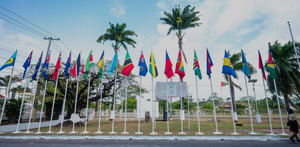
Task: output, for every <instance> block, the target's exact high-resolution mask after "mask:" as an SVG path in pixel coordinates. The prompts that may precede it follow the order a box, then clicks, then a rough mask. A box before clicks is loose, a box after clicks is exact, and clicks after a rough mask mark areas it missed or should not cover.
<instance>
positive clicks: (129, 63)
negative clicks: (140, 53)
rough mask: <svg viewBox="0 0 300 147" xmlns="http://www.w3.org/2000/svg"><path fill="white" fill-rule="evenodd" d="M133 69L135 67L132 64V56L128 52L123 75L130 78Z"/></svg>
mask: <svg viewBox="0 0 300 147" xmlns="http://www.w3.org/2000/svg"><path fill="white" fill-rule="evenodd" d="M133 68H134V65H133V64H132V61H131V58H130V55H129V53H128V50H127V52H126V57H125V61H124V65H123V68H122V71H121V74H123V75H125V76H127V77H128V76H129V74H130V72H131V71H132V69H133Z"/></svg>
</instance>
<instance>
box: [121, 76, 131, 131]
mask: <svg viewBox="0 0 300 147" xmlns="http://www.w3.org/2000/svg"><path fill="white" fill-rule="evenodd" d="M128 82H129V81H128V77H126V89H125V113H124V132H122V133H121V134H129V132H127V131H126V121H127V94H128V85H129V84H128Z"/></svg>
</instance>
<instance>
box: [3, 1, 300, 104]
mask: <svg viewBox="0 0 300 147" xmlns="http://www.w3.org/2000/svg"><path fill="white" fill-rule="evenodd" d="M176 4H181V5H182V6H185V5H187V4H191V5H193V6H195V7H196V9H197V10H199V11H200V15H201V16H200V22H201V23H202V24H201V25H200V27H197V28H194V29H188V30H185V38H184V40H183V42H184V44H183V48H184V50H185V52H186V54H187V57H188V63H184V66H185V70H186V75H187V76H186V77H185V81H187V82H188V85H189V87H190V89H189V91H190V93H191V94H192V95H193V96H194V87H195V84H194V75H193V70H192V59H193V50H196V52H197V54H198V59H199V62H200V67H201V71H202V74H203V77H204V78H203V80H201V81H199V90H200V91H201V92H200V96H199V97H201V98H203V97H207V96H208V95H209V91H208V90H207V88H206V87H207V86H209V81H208V78H207V76H206V75H205V73H206V65H205V49H206V48H209V50H210V54H211V56H212V58H213V61H214V63H215V66H214V67H213V83H214V89H215V91H216V92H218V94H219V95H221V94H220V86H219V85H220V82H221V81H224V80H223V76H222V74H221V68H222V64H223V60H222V59H223V56H224V50H225V49H226V50H230V52H239V51H240V50H241V49H243V50H244V52H245V54H246V57H247V60H248V62H250V63H252V64H253V65H254V66H255V67H257V65H258V63H257V62H258V57H257V50H258V49H260V50H261V52H262V54H263V58H264V59H265V60H266V58H267V54H266V53H267V43H268V42H274V41H275V40H279V42H282V43H285V42H286V41H287V40H289V39H290V36H289V32H288V26H287V23H286V22H287V21H291V23H292V27H293V29H294V35H295V39H296V40H300V33H299V30H298V28H300V23H299V22H300V15H299V14H300V9H299V8H298V6H299V4H300V1H298V0H286V1H281V0H266V1H261V0H245V1H241V0H227V1H223V0H189V1H188V2H187V1H181V0H151V1H149V0H101V1H100V0H85V1H83V0H51V1H50V0H43V1H38V0H26V1H25V0H2V1H1V3H0V5H2V6H4V7H6V8H8V9H9V10H11V11H13V12H15V13H17V14H18V15H21V16H22V17H24V18H26V19H28V20H30V21H31V22H33V23H34V24H36V25H38V26H41V27H43V28H45V29H46V30H47V31H49V32H51V33H54V34H56V35H57V36H59V37H60V38H61V39H62V40H63V41H64V43H65V44H66V45H67V47H65V46H64V45H63V43H62V42H61V41H57V42H56V43H55V45H54V46H53V47H52V48H51V50H52V54H51V62H52V63H54V62H56V59H57V55H58V50H62V53H63V59H62V60H63V61H65V60H66V58H67V54H68V52H69V51H70V50H72V53H73V59H74V58H76V57H77V54H78V53H79V52H81V53H82V57H86V56H87V55H88V53H89V51H90V50H93V53H94V57H95V60H98V58H99V57H100V53H101V52H102V50H105V52H106V53H105V59H111V58H112V56H113V54H112V48H111V42H106V43H105V44H99V43H96V39H97V38H98V36H99V35H101V34H103V33H104V32H105V30H106V28H107V27H108V26H109V22H112V23H117V22H118V23H123V22H124V23H126V24H127V27H128V29H131V30H134V31H135V32H136V33H137V34H138V37H137V38H136V41H137V45H136V48H131V47H130V48H129V49H130V51H129V52H130V54H131V57H132V60H133V62H134V65H135V67H137V63H138V58H139V55H140V50H143V51H144V54H145V57H146V60H147V61H148V60H149V55H150V52H151V51H153V52H154V55H155V59H156V62H157V64H158V71H159V76H158V78H157V79H156V81H164V80H165V77H164V75H163V74H162V73H163V70H164V69H163V68H164V64H165V54H164V52H165V50H166V49H167V50H168V52H169V55H170V58H171V60H172V62H173V68H175V61H176V58H177V54H178V44H177V38H176V36H175V34H174V33H172V34H170V35H168V36H167V35H166V33H167V30H168V26H167V25H164V24H162V22H161V21H160V20H159V18H160V17H161V16H162V12H163V11H170V10H171V8H172V7H174V6H175V5H176ZM0 12H2V13H5V14H7V15H10V16H13V15H11V14H10V13H8V12H7V11H6V10H4V9H3V8H0ZM2 13H0V48H4V49H6V50H0V51H1V55H0V63H3V62H4V61H5V60H6V58H7V57H8V56H10V54H12V52H13V51H14V49H19V52H20V53H19V58H18V59H17V65H16V69H17V70H16V73H21V72H22V70H23V69H22V64H23V62H24V60H25V58H26V56H28V54H29V52H30V50H34V56H33V60H32V62H36V60H37V59H38V55H39V54H40V52H41V51H42V50H43V51H45V50H46V47H47V45H48V42H47V41H45V40H43V39H42V37H41V36H39V35H36V34H34V33H31V32H28V31H26V30H24V29H20V28H18V27H16V26H15V25H13V24H11V23H9V22H8V21H6V20H4V19H1V18H6V17H5V16H4V15H3V14H2ZM14 18H15V17H14ZM6 19H7V18H6ZM18 20H19V19H18ZM57 48H58V49H57ZM162 52H163V54H162ZM124 58H125V52H124V50H121V52H120V55H119V60H120V63H123V61H124ZM133 72H134V73H135V74H137V73H138V68H135V69H134V70H133ZM7 73H9V70H8V69H6V70H4V71H1V73H0V76H2V75H4V74H7ZM238 75H239V77H242V76H243V75H242V73H238ZM253 78H258V79H261V77H260V73H258V74H255V75H253ZM150 79H151V78H150V75H148V76H147V78H145V80H144V82H145V84H144V85H145V86H146V87H147V88H151V85H150V83H151V82H150ZM242 79H243V78H240V79H235V81H236V82H237V83H238V84H240V85H241V86H242V87H244V81H243V80H242ZM174 80H175V81H177V80H178V76H177V75H176V77H175V78H174ZM257 86H259V88H258V91H257V95H258V97H262V96H263V91H262V90H261V89H262V87H261V86H262V83H261V80H260V81H259V82H258V84H257ZM225 89H226V90H225ZM223 95H224V96H226V97H227V96H229V90H227V88H224V90H223ZM237 95H238V96H239V97H241V96H245V91H244V89H243V91H241V92H239V91H237Z"/></svg>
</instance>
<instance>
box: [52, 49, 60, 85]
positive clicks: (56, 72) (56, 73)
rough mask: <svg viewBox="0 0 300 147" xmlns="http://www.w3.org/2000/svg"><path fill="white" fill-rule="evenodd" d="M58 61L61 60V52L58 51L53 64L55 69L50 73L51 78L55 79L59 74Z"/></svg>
mask: <svg viewBox="0 0 300 147" xmlns="http://www.w3.org/2000/svg"><path fill="white" fill-rule="evenodd" d="M60 62H61V53H59V56H58V59H57V62H56V65H55V69H54V72H53V75H52V79H53V80H56V78H57V76H58V74H59V73H58V71H59V69H60Z"/></svg>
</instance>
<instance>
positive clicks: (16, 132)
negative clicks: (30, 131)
mask: <svg viewBox="0 0 300 147" xmlns="http://www.w3.org/2000/svg"><path fill="white" fill-rule="evenodd" d="M12 133H14V134H19V133H21V131H15V132H12Z"/></svg>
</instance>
